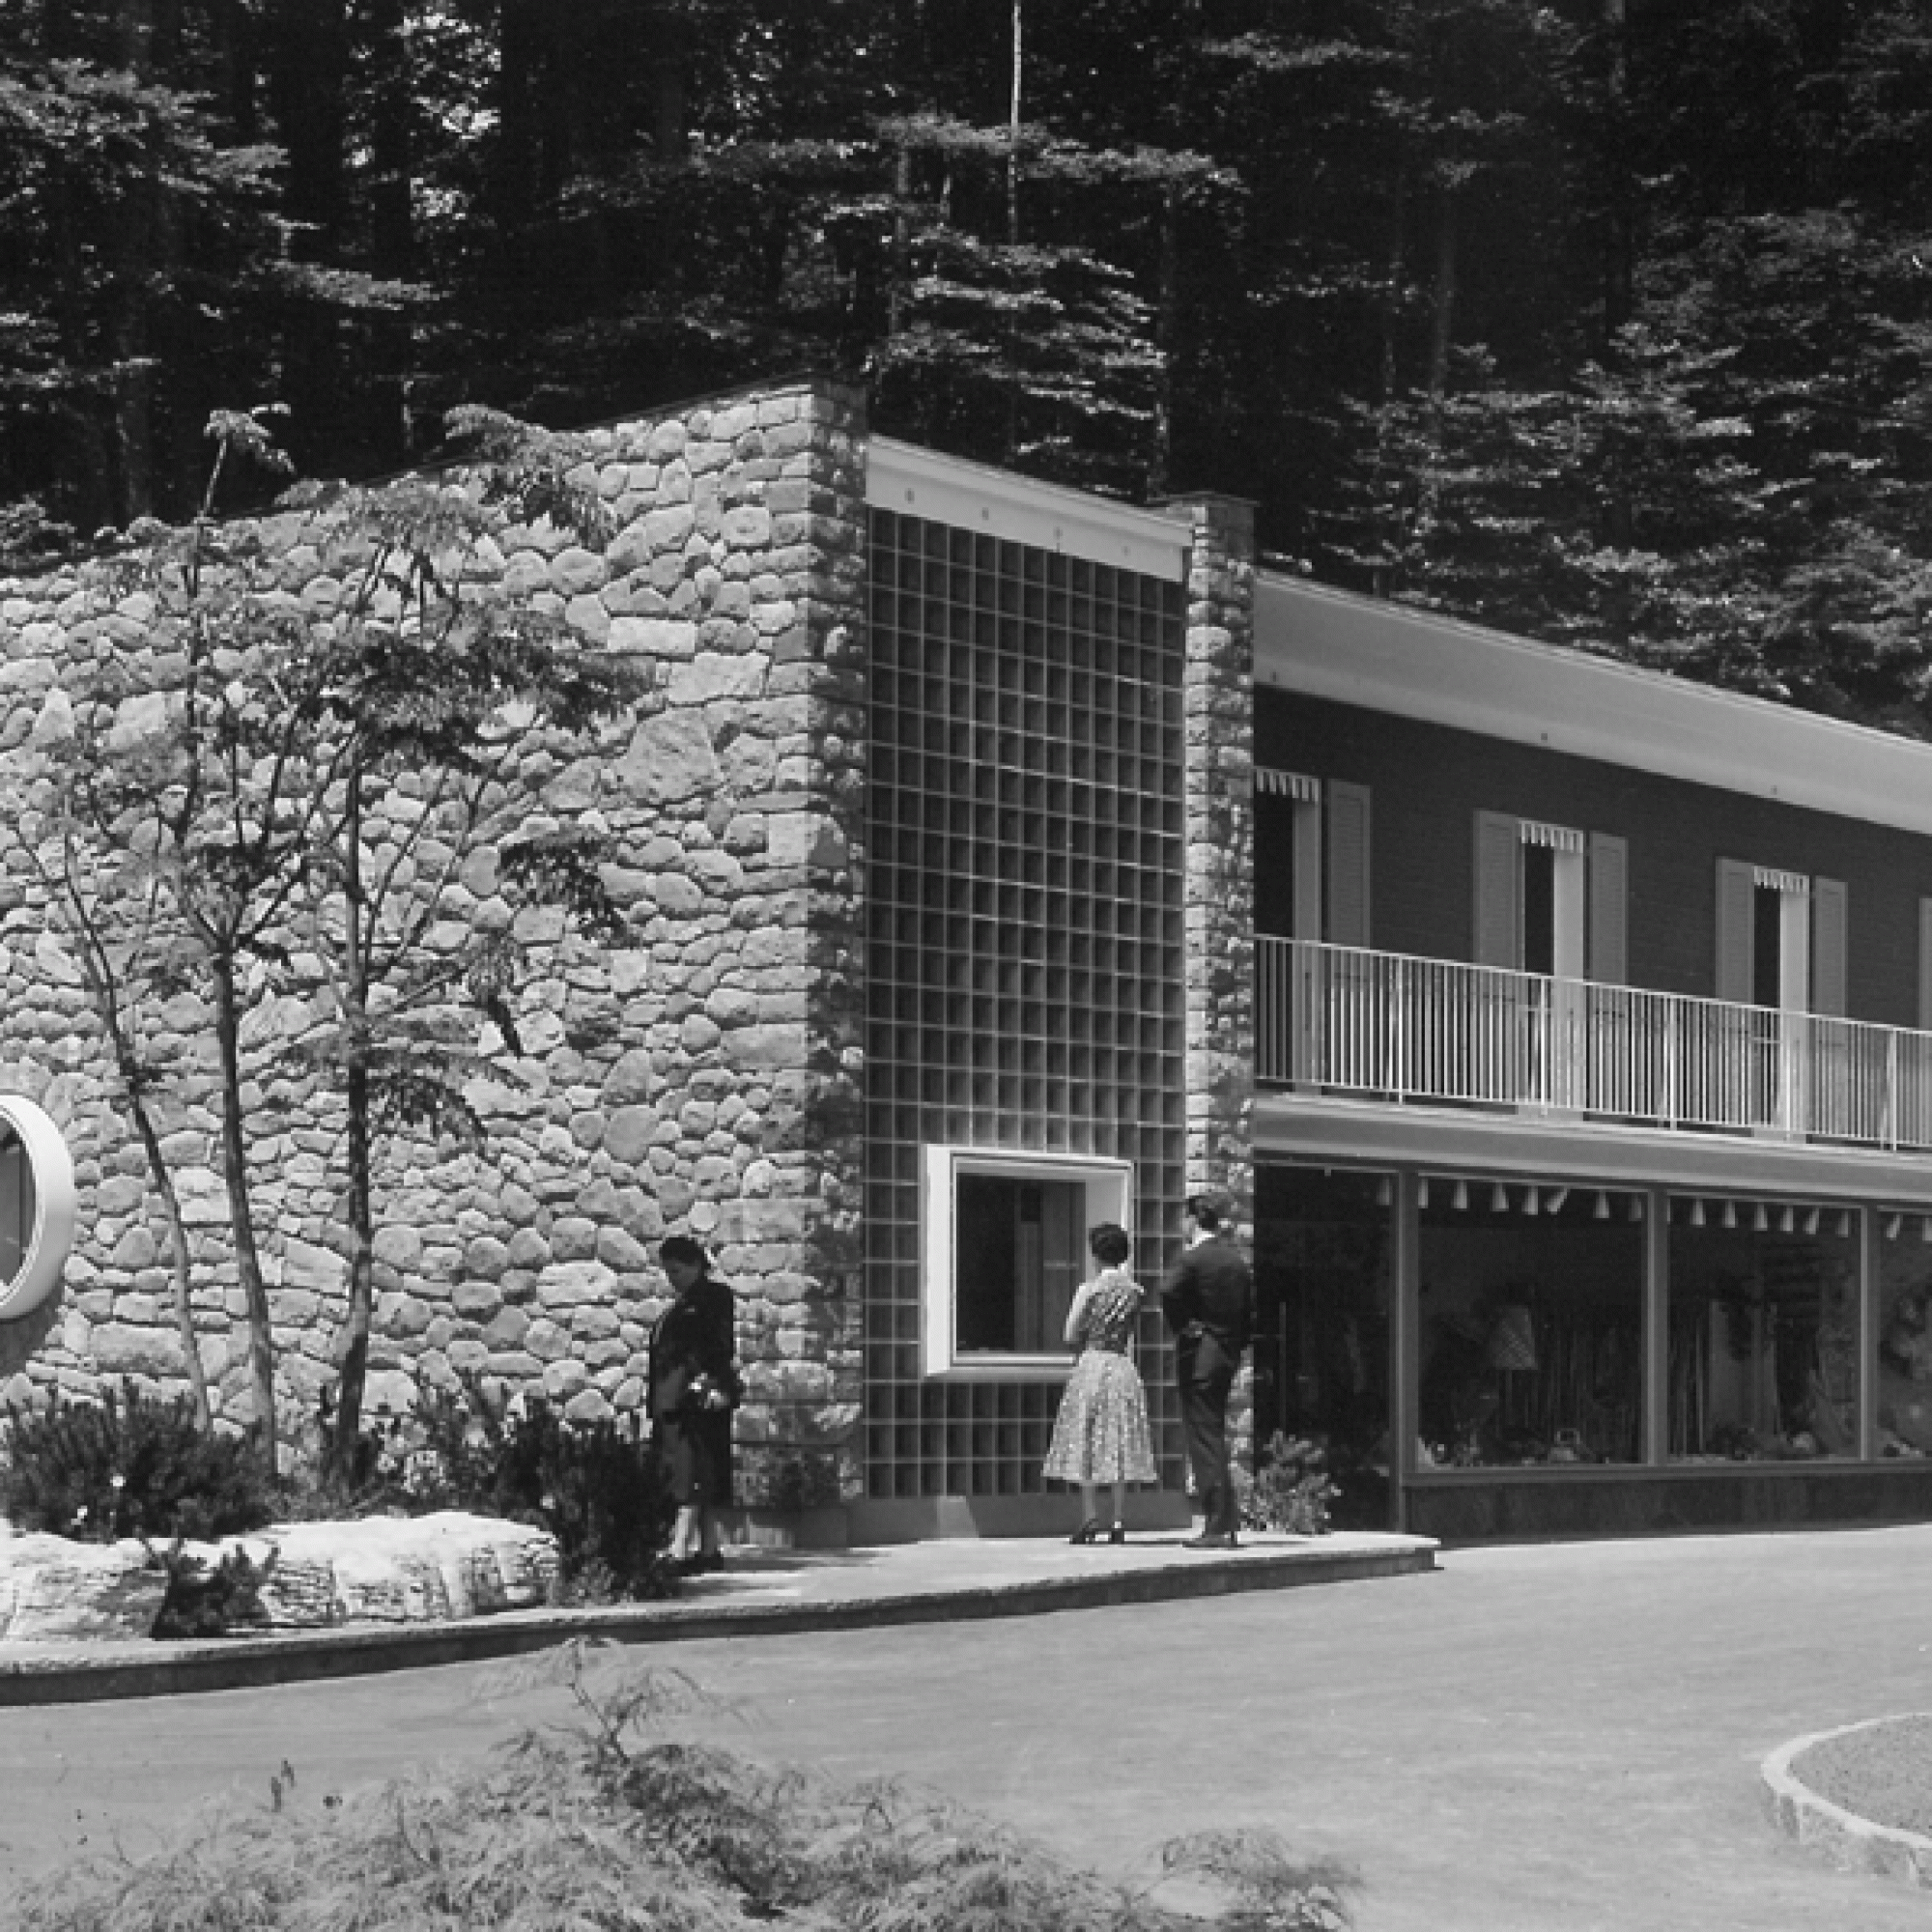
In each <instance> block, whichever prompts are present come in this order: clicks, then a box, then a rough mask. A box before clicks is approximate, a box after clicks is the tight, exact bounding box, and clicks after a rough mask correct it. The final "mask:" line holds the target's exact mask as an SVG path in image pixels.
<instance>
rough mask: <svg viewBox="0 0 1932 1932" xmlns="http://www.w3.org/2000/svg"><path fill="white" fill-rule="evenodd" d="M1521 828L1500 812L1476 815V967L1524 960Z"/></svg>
mask: <svg viewBox="0 0 1932 1932" xmlns="http://www.w3.org/2000/svg"><path fill="white" fill-rule="evenodd" d="M1521 846H1522V827H1521V822H1520V820H1518V819H1515V818H1511V817H1510V816H1509V815H1508V814H1507V813H1505V812H1500V811H1479V812H1477V814H1476V964H1477V965H1478V966H1517V965H1520V964H1521V961H1522V949H1521V943H1520V938H1519V934H1518V927H1519V925H1520V914H1519V912H1518V906H1517V901H1518V899H1519V898H1520V895H1521V891H1522V878H1521V867H1520V850H1521Z"/></svg>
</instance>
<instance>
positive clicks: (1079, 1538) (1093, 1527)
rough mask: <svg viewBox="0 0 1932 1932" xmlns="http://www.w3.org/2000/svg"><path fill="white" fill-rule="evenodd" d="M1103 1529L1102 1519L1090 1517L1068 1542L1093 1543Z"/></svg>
mask: <svg viewBox="0 0 1932 1932" xmlns="http://www.w3.org/2000/svg"><path fill="white" fill-rule="evenodd" d="M1101 1527H1102V1525H1101V1522H1100V1519H1099V1518H1098V1517H1097V1516H1090V1517H1089V1518H1088V1519H1087V1520H1086V1521H1085V1522H1083V1523H1082V1524H1081V1525H1080V1527H1079V1528H1078V1529H1076V1530H1075V1531H1074V1532H1073V1534H1072V1535H1071V1536H1069V1537H1068V1538H1067V1539H1066V1540H1067V1542H1068V1543H1092V1542H1093V1541H1094V1538H1095V1537H1097V1536H1098V1535H1099V1534H1100V1530H1101Z"/></svg>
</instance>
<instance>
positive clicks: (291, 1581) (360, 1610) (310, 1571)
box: [211, 1511, 557, 1630]
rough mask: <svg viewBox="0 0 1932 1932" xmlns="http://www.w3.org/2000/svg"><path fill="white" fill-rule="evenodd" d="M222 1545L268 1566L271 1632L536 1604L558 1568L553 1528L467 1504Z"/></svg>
mask: <svg viewBox="0 0 1932 1932" xmlns="http://www.w3.org/2000/svg"><path fill="white" fill-rule="evenodd" d="M222 1547H223V1548H240V1549H241V1550H242V1551H243V1552H244V1553H245V1554H246V1555H247V1557H248V1559H249V1561H250V1562H251V1563H252V1564H254V1566H255V1567H256V1569H257V1570H258V1571H263V1572H265V1574H264V1576H263V1577H262V1581H261V1586H260V1588H261V1600H262V1609H263V1613H264V1617H263V1620H264V1622H265V1623H266V1624H267V1626H268V1627H269V1628H270V1629H271V1630H315V1629H319V1628H324V1627H326V1626H328V1625H331V1624H344V1623H387V1624H412V1623H440V1622H445V1621H447V1620H449V1619H451V1618H454V1617H473V1616H482V1615H486V1614H488V1613H489V1612H490V1611H492V1610H513V1609H527V1608H530V1607H533V1606H534V1605H539V1604H543V1603H545V1602H547V1601H548V1600H549V1597H550V1593H551V1590H552V1587H553V1585H554V1582H555V1580H556V1574H557V1555H556V1540H555V1538H554V1537H553V1536H552V1535H551V1534H550V1532H549V1531H548V1530H543V1529H536V1528H532V1527H531V1526H530V1525H528V1524H526V1523H519V1522H505V1521H503V1520H499V1519H497V1518H495V1517H477V1516H467V1515H464V1514H462V1513H460V1512H457V1511H444V1512H441V1513H440V1514H439V1515H436V1516H425V1517H371V1518H367V1519H365V1520H361V1521H358V1522H301V1523H289V1524H278V1525H277V1526H275V1527H274V1528H272V1529H268V1530H262V1531H259V1532H258V1533H256V1534H255V1535H252V1536H239V1537H231V1538H230V1539H228V1541H227V1543H226V1544H225V1545H224V1546H222ZM220 1553H221V1552H220V1550H218V1549H217V1550H214V1551H212V1552H211V1554H212V1555H213V1556H214V1557H216V1558H218V1557H219V1555H220Z"/></svg>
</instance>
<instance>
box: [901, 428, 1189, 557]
mask: <svg viewBox="0 0 1932 1932" xmlns="http://www.w3.org/2000/svg"><path fill="white" fill-rule="evenodd" d="M866 451H867V453H866V501H867V503H869V504H870V505H871V506H872V508H873V509H875V510H896V511H897V512H898V513H899V514H900V515H901V516H907V517H922V518H924V519H925V520H926V521H928V522H930V523H935V524H950V525H952V526H953V527H954V528H955V529H962V530H978V531H980V533H982V534H983V535H986V536H992V537H1002V538H1004V539H1006V541H1008V542H1009V543H1023V544H1031V545H1033V546H1034V548H1035V549H1037V550H1049V551H1057V552H1059V553H1060V554H1062V555H1065V556H1078V557H1085V558H1086V559H1087V560H1088V561H1089V562H1090V563H1107V564H1112V565H1113V566H1114V568H1115V569H1117V570H1132V571H1137V572H1139V573H1140V574H1141V575H1142V576H1144V577H1159V578H1165V579H1167V580H1168V581H1169V582H1176V583H1179V582H1185V581H1186V577H1187V559H1188V551H1189V547H1190V544H1191V542H1192V532H1191V530H1190V527H1189V526H1188V523H1187V521H1186V520H1185V519H1184V518H1178V517H1172V516H1163V515H1162V514H1161V513H1160V512H1159V511H1158V510H1140V509H1135V508H1134V507H1133V506H1132V505H1131V504H1128V503H1115V502H1111V501H1109V499H1108V498H1107V497H1090V496H1089V495H1087V494H1086V492H1084V491H1081V490H1065V489H1062V488H1060V487H1059V485H1057V484H1053V483H1038V482H1036V481H1035V480H1034V479H1033V478H1032V477H1031V476H1015V475H1014V474H1013V473H1012V471H1011V470H1009V469H994V468H993V467H992V466H991V465H990V464H985V463H969V462H967V461H966V460H965V459H964V458H963V457H958V456H942V455H941V454H940V453H939V451H938V450H936V449H922V448H920V447H919V445H918V444H917V443H911V442H899V441H897V440H895V439H894V438H892V437H889V436H875V437H873V438H872V439H871V440H870V441H869V442H868V443H867V446H866Z"/></svg>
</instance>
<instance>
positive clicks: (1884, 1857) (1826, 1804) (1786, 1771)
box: [1760, 1712, 1932, 1890]
mask: <svg viewBox="0 0 1932 1932" xmlns="http://www.w3.org/2000/svg"><path fill="white" fill-rule="evenodd" d="M1920 1715H1924V1714H1922V1713H1917V1712H1898V1713H1895V1714H1894V1715H1893V1716H1891V1717H1889V1718H1867V1719H1865V1720H1864V1722H1863V1723H1861V1724H1840V1725H1839V1726H1838V1727H1837V1728H1836V1729H1835V1730H1830V1731H1814V1732H1813V1733H1812V1734H1811V1735H1810V1736H1809V1737H1804V1738H1793V1739H1792V1741H1791V1742H1790V1743H1789V1744H1786V1745H1780V1746H1779V1747H1777V1749H1776V1750H1775V1751H1773V1752H1772V1754H1771V1755H1770V1756H1769V1757H1768V1758H1766V1759H1765V1761H1764V1763H1763V1765H1762V1766H1761V1767H1760V1773H1761V1776H1763V1779H1764V1795H1765V1808H1766V1810H1767V1811H1768V1812H1769V1813H1770V1814H1771V1822H1772V1824H1773V1825H1774V1826H1775V1827H1776V1830H1777V1831H1779V1832H1780V1833H1783V1835H1784V1836H1785V1837H1787V1838H1791V1839H1794V1840H1796V1842H1797V1843H1799V1844H1801V1845H1804V1846H1805V1847H1807V1848H1808V1849H1810V1850H1812V1851H1816V1852H1820V1853H1822V1854H1823V1855H1824V1856H1825V1857H1826V1858H1827V1859H1829V1860H1830V1861H1831V1862H1832V1863H1833V1864H1834V1865H1836V1866H1837V1867H1838V1869H1839V1870H1840V1871H1852V1872H1866V1873H1869V1874H1871V1875H1872V1876H1873V1877H1876V1878H1889V1879H1895V1880H1897V1881H1899V1882H1900V1883H1902V1884H1905V1885H1910V1886H1916V1887H1918V1889H1920V1890H1932V1838H1928V1837H1926V1836H1925V1835H1924V1834H1923V1833H1919V1832H1907V1831H1903V1830H1901V1829H1900V1828H1899V1827H1897V1826H1894V1825H1875V1824H1873V1823H1872V1821H1871V1820H1870V1819H1869V1818H1861V1817H1860V1816H1859V1815H1858V1813H1857V1812H1856V1811H1847V1810H1846V1809H1845V1808H1844V1806H1843V1805H1841V1804H1833V1803H1832V1801H1831V1800H1830V1799H1829V1798H1821V1797H1820V1796H1819V1795H1818V1793H1817V1792H1815V1791H1813V1790H1812V1789H1811V1787H1810V1786H1809V1785H1808V1784H1806V1783H1805V1782H1804V1780H1803V1779H1802V1778H1801V1777H1799V1776H1797V1775H1796V1774H1795V1773H1794V1772H1793V1771H1792V1769H1791V1765H1792V1761H1793V1759H1795V1758H1797V1757H1798V1756H1800V1755H1801V1754H1802V1753H1803V1752H1804V1751H1807V1750H1809V1749H1810V1748H1811V1747H1812V1746H1813V1745H1821V1744H1824V1743H1826V1742H1827V1741H1828V1740H1829V1739H1832V1738H1843V1737H1849V1736H1850V1735H1851V1734H1852V1733H1853V1732H1854V1731H1869V1730H1875V1729H1877V1727H1878V1726H1879V1725H1881V1724H1891V1723H1896V1722H1897V1721H1898V1719H1899V1718H1901V1717H1907V1716H1920Z"/></svg>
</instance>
